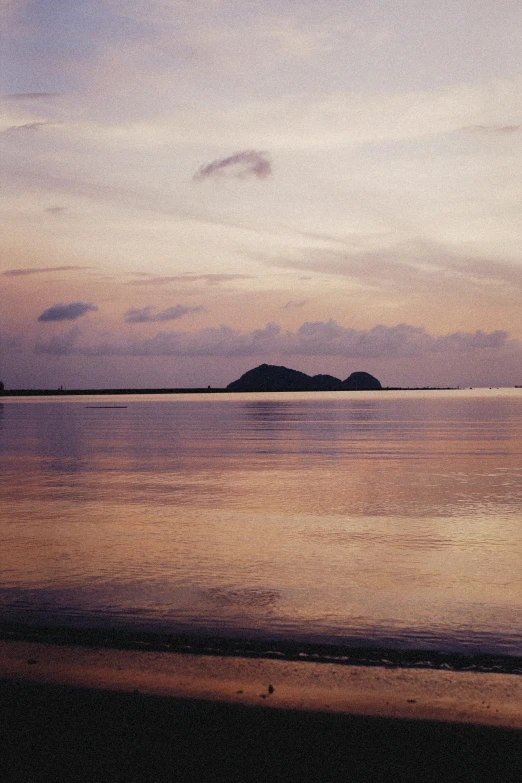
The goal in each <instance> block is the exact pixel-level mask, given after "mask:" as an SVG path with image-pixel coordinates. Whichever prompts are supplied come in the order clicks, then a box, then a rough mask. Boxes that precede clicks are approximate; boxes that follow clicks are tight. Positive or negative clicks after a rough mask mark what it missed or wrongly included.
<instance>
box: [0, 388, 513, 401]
mask: <svg viewBox="0 0 522 783" xmlns="http://www.w3.org/2000/svg"><path fill="white" fill-rule="evenodd" d="M484 388H486V387H484ZM508 388H515V389H516V388H519V387H517V386H514V387H508ZM325 391H334V392H336V393H337V392H339V391H343V392H347V393H348V394H351V393H353V392H354V391H356V392H364V393H367V392H373V391H384V392H386V391H466V388H462V389H461V388H460V387H459V386H383V387H382V389H342V390H341V389H330V390H328V389H286V390H282V389H277V390H274V389H251V390H249V391H247V392H246V393H247V394H266V393H269V394H287V393H289V392H291V393H303V394H310V393H311V394H317V393H324V392H325ZM244 393H245V392H244V391H237V390H235V389H227V388H226V387H225V388H223V389H220V388H217V387H216V388H214V387H210V386H205V387H201V388H194V389H189V388H174V389H4V391H2V392H0V399H1V398H2V397H67V396H82V395H85V396H92V395H96V394H99V395H111V394H112V395H115V396H117V395H122V396H123V395H130V394H244Z"/></svg>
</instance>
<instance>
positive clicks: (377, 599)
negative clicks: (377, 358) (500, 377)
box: [0, 393, 522, 654]
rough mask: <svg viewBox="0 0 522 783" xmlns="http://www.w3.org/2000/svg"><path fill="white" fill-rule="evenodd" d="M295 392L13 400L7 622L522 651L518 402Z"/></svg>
mask: <svg viewBox="0 0 522 783" xmlns="http://www.w3.org/2000/svg"><path fill="white" fill-rule="evenodd" d="M280 397H284V399H280V398H278V399H277V400H273V399H272V397H271V396H270V395H267V396H266V397H265V396H264V395H263V396H261V397H260V396H257V397H252V396H250V397H249V396H246V395H245V398H244V399H242V396H241V397H239V396H236V397H235V400H231V399H230V398H228V399H227V400H226V402H223V401H220V400H218V399H216V400H212V401H209V400H208V399H206V398H203V399H202V398H199V399H197V400H186V399H185V400H179V399H174V400H172V399H171V398H169V399H166V400H143V399H138V398H135V397H129V398H126V403H127V405H128V408H127V409H126V410H125V411H103V412H102V411H96V414H95V415H97V416H98V418H97V419H93V418H92V414H93V411H86V410H85V408H84V407H83V406H82V405H81V404H80V403H78V401H77V400H75V401H74V402H71V403H69V404H68V405H67V404H66V403H62V406H61V407H58V406H57V404H56V403H55V402H54V403H53V404H52V405H53V406H54V407H52V409H50V408H49V406H48V407H47V408H46V407H45V406H43V405H42V404H41V403H40V404H35V405H34V406H32V407H31V406H30V405H28V404H27V403H24V405H23V406H18V407H16V406H14V405H13V404H12V403H9V404H8V405H6V406H5V408H6V409H7V410H4V418H3V429H2V431H1V432H0V437H1V438H2V441H1V442H2V443H3V449H2V459H3V464H4V466H5V468H6V470H5V471H4V474H3V475H4V481H3V484H2V498H3V505H2V522H1V535H2V552H3V555H2V567H1V571H0V578H1V586H2V588H3V590H4V593H3V595H4V598H3V599H2V600H3V605H4V611H5V612H7V613H8V614H9V612H10V611H11V610H12V606H13V602H16V600H18V601H19V602H20V601H22V604H23V607H25V609H27V607H29V609H30V610H31V611H34V610H40V609H44V610H45V611H47V612H52V611H56V612H58V613H59V612H63V613H64V615H67V613H68V612H70V613H72V614H73V615H75V613H76V614H78V613H81V612H82V611H84V612H99V613H100V616H101V615H103V616H105V618H107V617H108V618H110V617H112V616H114V617H115V618H118V622H124V621H125V622H127V623H129V624H130V625H132V624H133V623H136V622H138V621H139V622H142V623H143V625H144V626H146V625H147V623H149V624H150V626H151V627H153V626H154V624H155V623H157V622H159V621H161V623H163V624H164V626H165V627H167V626H168V627H171V628H176V624H177V623H178V622H181V621H183V622H192V623H196V624H199V625H202V626H204V625H205V624H207V625H213V626H216V627H222V628H225V629H226V628H227V627H229V626H230V627H231V626H234V627H244V628H247V629H248V628H250V629H252V628H254V629H261V630H264V631H265V632H266V633H268V634H269V633H270V631H271V630H272V632H277V633H283V634H288V635H292V633H294V634H295V633H297V632H302V631H303V629H304V630H305V631H306V632H307V633H310V634H312V635H313V633H314V632H319V631H320V632H322V633H325V634H329V633H330V634H332V635H333V636H342V635H343V634H344V635H346V636H350V633H352V632H353V631H354V629H355V630H357V631H358V632H360V633H363V632H365V633H367V634H371V633H372V628H375V627H386V628H389V629H392V631H393V629H395V630H396V631H397V630H400V629H411V628H414V629H415V628H416V629H421V630H426V631H429V629H436V630H437V629H439V630H440V629H446V630H445V631H444V632H445V633H450V632H451V631H452V629H453V631H454V632H455V634H457V635H458V634H462V633H465V632H467V631H466V629H468V630H469V629H473V630H474V631H476V632H477V633H480V632H481V630H483V631H484V633H487V634H495V633H498V634H499V635H501V634H506V633H508V632H509V633H510V634H515V635H516V634H518V637H517V638H519V639H522V624H521V622H520V619H519V618H520V609H521V608H522V606H521V604H522V595H521V589H520V573H521V566H522V525H521V524H520V508H521V507H522V506H521V501H522V481H521V479H522V467H521V466H522V459H521V456H522V395H517V394H516V393H514V394H513V395H511V396H507V397H502V398H501V402H500V403H499V402H498V398H494V397H491V398H490V397H488V396H487V393H486V394H483V396H482V397H468V398H465V399H455V397H451V396H448V395H446V396H444V397H442V398H433V397H427V398H426V397H424V398H423V397H422V395H421V396H420V397H415V398H413V399H409V398H407V397H405V396H403V397H402V398H401V397H400V396H398V395H395V396H394V397H390V398H388V397H384V396H383V395H382V394H379V395H378V396H376V397H370V398H368V397H366V398H365V397H364V396H363V397H357V398H352V397H350V398H349V399H347V398H346V397H342V399H339V397H337V396H335V395H333V396H330V397H328V396H326V395H314V396H312V397H310V398H309V397H306V396H305V397H299V396H297V397H296V395H288V396H287V395H280ZM90 402H91V401H89V403H90ZM6 414H7V415H6ZM89 417H91V418H89ZM15 436H16V437H15ZM6 590H7V592H5V591H6ZM9 590H10V592H9ZM31 591H33V592H31ZM23 607H22V608H23ZM1 608H2V606H1V604H0V610H1ZM25 609H23V610H24V611H25ZM17 611H18V610H17ZM19 611H20V612H22V610H19ZM31 616H32V615H31ZM122 618H123V620H122ZM517 618H518V619H517ZM169 624H170V625H169ZM314 629H315V630H314ZM361 629H362V630H361ZM521 650H522V645H521ZM521 654H522V653H521Z"/></svg>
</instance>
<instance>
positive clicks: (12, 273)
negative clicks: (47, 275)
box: [0, 266, 94, 277]
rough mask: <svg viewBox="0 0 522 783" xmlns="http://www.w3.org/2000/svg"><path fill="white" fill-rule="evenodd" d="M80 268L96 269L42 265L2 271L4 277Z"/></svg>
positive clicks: (77, 267) (68, 270) (78, 268)
mask: <svg viewBox="0 0 522 783" xmlns="http://www.w3.org/2000/svg"><path fill="white" fill-rule="evenodd" d="M80 269H94V267H92V266H41V267H34V268H33V269H31V268H22V269H6V270H5V272H1V273H0V275H1V276H2V277H23V276H25V275H41V274H44V272H71V271H77V270H80Z"/></svg>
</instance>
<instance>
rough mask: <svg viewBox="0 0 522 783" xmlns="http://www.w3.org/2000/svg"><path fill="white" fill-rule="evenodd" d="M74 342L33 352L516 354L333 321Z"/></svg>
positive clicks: (494, 344) (482, 343)
mask: <svg viewBox="0 0 522 783" xmlns="http://www.w3.org/2000/svg"><path fill="white" fill-rule="evenodd" d="M77 336H78V335H77V334H76V335H75V339H74V340H73V341H71V340H70V339H67V340H64V341H62V342H59V341H57V339H56V338H55V339H54V341H53V340H51V341H49V342H48V343H38V344H37V345H36V346H35V349H34V350H35V352H36V353H46V354H60V355H63V354H65V353H67V354H81V355H84V356H194V357H198V356H216V357H233V356H252V357H256V356H257V357H278V356H279V357H284V356H297V355H301V356H325V357H326V356H338V357H345V358H351V359H380V358H386V359H398V358H412V357H420V356H423V355H428V354H434V353H438V354H443V353H446V354H448V355H453V354H455V353H463V352H470V351H474V350H482V349H492V350H498V351H501V350H505V349H509V348H512V349H515V350H517V351H521V352H522V345H521V343H520V342H519V341H517V340H515V339H512V338H510V337H509V334H508V333H507V332H505V331H502V330H496V331H493V332H484V331H482V330H477V331H476V332H454V333H451V334H447V335H440V336H434V335H431V334H429V333H428V332H427V331H426V330H425V329H423V328H422V327H416V326H411V325H409V324H398V325H396V326H384V325H382V324H379V325H377V326H375V327H373V328H372V329H367V330H364V329H363V330H357V329H350V328H347V327H343V326H340V325H339V324H338V323H337V322H336V321H334V320H333V319H331V320H330V321H326V322H324V321H320V322H315V323H311V322H307V323H304V324H302V326H300V327H299V329H297V330H296V331H294V332H292V331H282V330H281V328H280V327H279V326H278V325H277V324H275V323H269V324H267V325H266V327H265V328H264V329H255V330H253V331H251V332H240V331H238V330H235V329H232V328H231V327H229V326H225V325H223V326H220V327H218V328H207V329H201V330H200V331H197V332H180V331H171V332H158V333H157V334H156V335H154V336H153V337H148V338H141V339H131V340H129V339H123V340H114V341H110V340H105V341H101V342H98V343H92V344H79V343H77V341H76V337H77Z"/></svg>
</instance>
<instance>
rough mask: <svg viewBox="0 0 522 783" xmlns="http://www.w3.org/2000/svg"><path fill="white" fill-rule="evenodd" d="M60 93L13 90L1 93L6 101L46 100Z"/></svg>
mask: <svg viewBox="0 0 522 783" xmlns="http://www.w3.org/2000/svg"><path fill="white" fill-rule="evenodd" d="M60 95H61V93H59V92H14V93H10V94H8V95H2V98H3V100H6V101H48V100H50V99H51V98H57V97H58V96H60Z"/></svg>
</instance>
